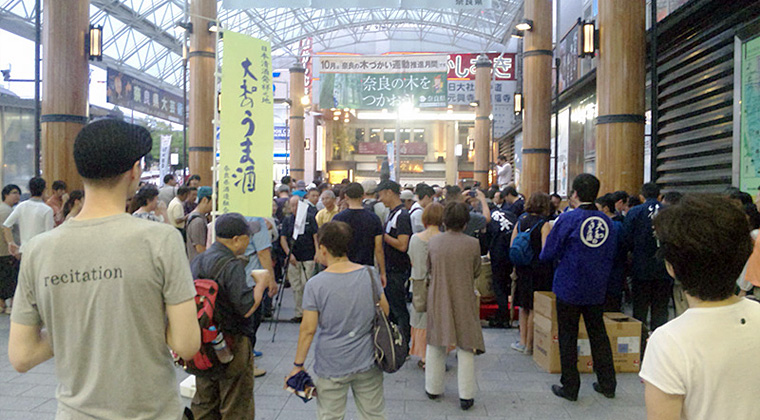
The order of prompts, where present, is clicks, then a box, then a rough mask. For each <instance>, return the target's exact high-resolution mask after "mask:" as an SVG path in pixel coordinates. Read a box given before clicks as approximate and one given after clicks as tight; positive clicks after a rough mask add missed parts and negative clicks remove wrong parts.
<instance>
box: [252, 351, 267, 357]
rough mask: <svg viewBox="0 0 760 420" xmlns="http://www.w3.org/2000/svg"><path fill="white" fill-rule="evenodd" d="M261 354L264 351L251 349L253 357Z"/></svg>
mask: <svg viewBox="0 0 760 420" xmlns="http://www.w3.org/2000/svg"><path fill="white" fill-rule="evenodd" d="M263 355H264V353H262V352H260V351H256V350H254V351H253V357H261V356H263Z"/></svg>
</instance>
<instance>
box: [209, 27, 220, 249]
mask: <svg viewBox="0 0 760 420" xmlns="http://www.w3.org/2000/svg"><path fill="white" fill-rule="evenodd" d="M217 28H219V29H218V30H217V31H216V35H215V39H216V41H215V42H216V43H215V46H216V49H215V52H214V98H215V100H216V106H214V121H213V122H214V157H213V159H214V161H213V162H214V163H213V165H212V166H211V172H212V174H213V176H214V181H213V183H212V184H211V191H212V193H211V204H212V206H211V209H212V210H211V237H212V238H214V239H216V216H217V213H218V201H219V199H218V195H219V188H218V186H217V184H218V183H219V159H218V158H217V154H218V153H219V141H220V139H221V131H220V130H219V111H220V110H219V101H220V96H219V95H220V89H219V86H220V83H221V78H222V74H221V70H220V67H219V37H220V34H221V33H222V25H221V22H219V21H217Z"/></svg>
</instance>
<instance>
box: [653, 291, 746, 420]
mask: <svg viewBox="0 0 760 420" xmlns="http://www.w3.org/2000/svg"><path fill="white" fill-rule="evenodd" d="M758 331H760V304H758V303H757V302H752V301H750V300H748V299H742V300H741V301H739V302H737V303H734V304H732V305H728V306H720V307H712V308H689V309H687V310H686V312H684V313H683V314H682V315H681V316H679V317H678V318H675V319H674V320H672V321H670V322H668V323H667V324H665V325H663V326H661V327H659V328H657V330H656V331H655V332H654V333H652V336H651V337H650V338H649V342H648V344H647V351H646V354H645V355H644V360H643V363H642V365H641V372H640V373H639V376H641V378H643V379H644V380H645V381H647V382H649V383H650V384H652V385H654V386H655V387H657V388H658V389H660V390H661V391H662V392H664V393H666V394H671V395H683V396H684V403H683V411H682V413H681V418H682V419H754V418H757V396H758V393H759V392H760V363H757V355H758V354H759V353H760V334H758Z"/></svg>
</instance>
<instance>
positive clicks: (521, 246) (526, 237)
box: [509, 220, 544, 266]
mask: <svg viewBox="0 0 760 420" xmlns="http://www.w3.org/2000/svg"><path fill="white" fill-rule="evenodd" d="M521 222H522V220H520V221H518V222H517V228H516V229H517V236H515V240H514V241H513V242H512V246H511V247H509V260H510V261H512V264H514V265H516V266H526V265H530V263H531V262H533V256H534V255H533V246H532V245H531V240H530V234H531V232H533V230H534V229H539V230H540V229H541V226H543V224H544V221H543V220H542V221H540V222H538V223H536V224H535V225H534V226H533V227H531V228H530V229H528V230H526V231H525V232H522V231H521V230H520V223H521Z"/></svg>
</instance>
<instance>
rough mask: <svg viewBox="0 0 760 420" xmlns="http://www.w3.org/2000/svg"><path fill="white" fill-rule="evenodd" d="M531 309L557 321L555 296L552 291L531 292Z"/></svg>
mask: <svg viewBox="0 0 760 420" xmlns="http://www.w3.org/2000/svg"><path fill="white" fill-rule="evenodd" d="M533 311H535V312H536V313H537V314H540V315H543V316H544V317H546V318H549V319H551V320H554V322H557V297H556V296H555V295H554V293H552V292H533Z"/></svg>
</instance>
